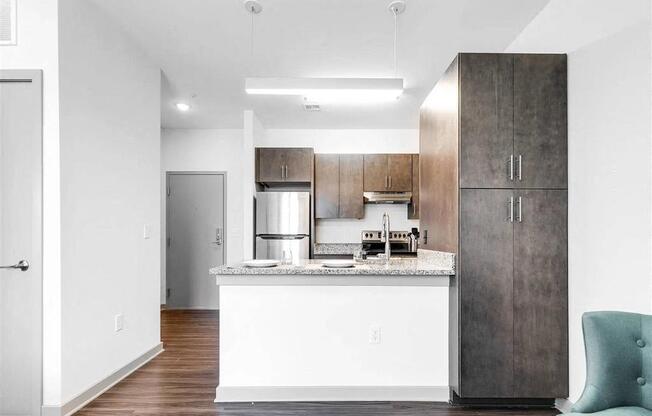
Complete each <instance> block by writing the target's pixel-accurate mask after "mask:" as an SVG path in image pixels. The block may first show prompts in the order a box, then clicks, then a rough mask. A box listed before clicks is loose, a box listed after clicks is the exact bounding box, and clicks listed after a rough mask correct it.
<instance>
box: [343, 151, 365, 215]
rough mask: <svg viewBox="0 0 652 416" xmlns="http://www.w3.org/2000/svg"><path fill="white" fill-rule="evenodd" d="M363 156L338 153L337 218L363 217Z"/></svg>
mask: <svg viewBox="0 0 652 416" xmlns="http://www.w3.org/2000/svg"><path fill="white" fill-rule="evenodd" d="M363 166H364V162H363V156H362V155H340V186H339V191H340V198H339V206H340V209H339V215H338V216H339V218H363V217H364V198H363V195H362V194H363V183H362V182H363Z"/></svg>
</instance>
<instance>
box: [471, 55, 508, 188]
mask: <svg viewBox="0 0 652 416" xmlns="http://www.w3.org/2000/svg"><path fill="white" fill-rule="evenodd" d="M512 94H513V55H505V54H461V55H460V111H461V113H460V187H462V188H511V187H513V184H514V181H513V179H512V178H513V168H514V166H513V165H512V164H511V163H512V162H511V161H512V160H513V159H512V155H513V153H514V150H513V143H514V134H513V116H514V113H513V103H514V100H513V95H512Z"/></svg>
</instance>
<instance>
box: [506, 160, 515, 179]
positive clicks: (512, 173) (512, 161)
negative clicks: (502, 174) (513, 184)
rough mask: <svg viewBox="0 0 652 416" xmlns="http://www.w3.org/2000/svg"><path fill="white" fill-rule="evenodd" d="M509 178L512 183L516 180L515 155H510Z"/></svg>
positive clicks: (508, 164) (508, 163)
mask: <svg viewBox="0 0 652 416" xmlns="http://www.w3.org/2000/svg"><path fill="white" fill-rule="evenodd" d="M507 176H508V177H509V180H510V181H513V180H514V155H513V154H511V155H509V160H508V161H507Z"/></svg>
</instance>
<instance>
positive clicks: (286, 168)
mask: <svg viewBox="0 0 652 416" xmlns="http://www.w3.org/2000/svg"><path fill="white" fill-rule="evenodd" d="M287 178H288V165H285V179H287Z"/></svg>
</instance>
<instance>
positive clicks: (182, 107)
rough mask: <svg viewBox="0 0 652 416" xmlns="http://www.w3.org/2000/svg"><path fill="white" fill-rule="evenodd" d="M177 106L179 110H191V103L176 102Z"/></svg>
mask: <svg viewBox="0 0 652 416" xmlns="http://www.w3.org/2000/svg"><path fill="white" fill-rule="evenodd" d="M175 107H177V110H179V111H188V110H190V104H186V103H176V104H175Z"/></svg>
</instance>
